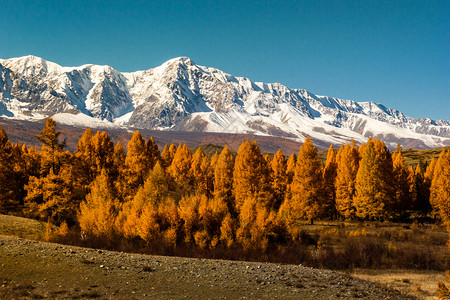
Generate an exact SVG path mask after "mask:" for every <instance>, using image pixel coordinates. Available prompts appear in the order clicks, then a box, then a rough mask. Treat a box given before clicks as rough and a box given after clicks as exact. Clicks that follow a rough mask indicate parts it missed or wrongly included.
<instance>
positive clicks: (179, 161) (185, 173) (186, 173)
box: [168, 144, 193, 191]
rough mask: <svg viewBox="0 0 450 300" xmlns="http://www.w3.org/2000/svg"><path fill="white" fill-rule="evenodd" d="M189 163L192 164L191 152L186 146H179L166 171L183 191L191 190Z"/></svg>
mask: <svg viewBox="0 0 450 300" xmlns="http://www.w3.org/2000/svg"><path fill="white" fill-rule="evenodd" d="M191 163H192V153H191V150H189V148H188V147H187V146H186V144H183V145H181V144H180V145H179V146H178V148H177V151H176V152H175V155H174V157H173V160H172V164H171V165H170V167H169V169H168V171H169V174H170V175H171V176H172V177H173V179H174V180H175V182H176V183H177V184H179V185H180V186H181V187H182V188H183V189H184V190H186V191H191V190H193V185H192V183H193V182H192V176H191V172H190V169H191Z"/></svg>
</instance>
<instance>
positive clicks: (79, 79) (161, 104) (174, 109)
mask: <svg viewBox="0 0 450 300" xmlns="http://www.w3.org/2000/svg"><path fill="white" fill-rule="evenodd" d="M1 64H2V66H1V68H0V115H4V116H8V117H14V118H26V119H30V118H31V119H39V118H43V117H45V116H48V115H53V114H54V113H66V112H74V111H79V112H81V113H82V114H84V115H86V117H88V116H89V117H94V118H97V119H100V120H108V121H109V122H115V123H117V124H123V125H128V126H132V127H135V128H147V129H166V130H179V131H209V132H223V133H253V134H260V135H272V136H281V137H287V138H291V139H294V140H297V141H301V140H303V139H304V138H305V137H306V136H311V137H313V138H315V139H316V140H321V141H323V142H324V143H325V144H327V143H328V144H329V143H333V144H334V145H339V144H341V143H345V142H349V141H350V140H352V139H354V140H355V141H357V142H364V141H365V140H366V139H367V137H369V136H372V137H374V138H381V139H383V140H385V142H387V143H388V144H389V146H391V147H393V148H394V147H395V146H396V145H397V143H400V142H401V143H402V144H403V146H404V147H405V148H407V147H409V148H411V147H414V148H421V147H422V148H426V147H437V146H443V145H450V122H449V121H429V120H420V119H413V118H409V117H407V116H405V115H403V114H402V113H401V112H399V111H396V110H394V109H390V108H386V107H385V106H383V105H381V104H376V103H368V102H355V101H350V100H342V99H338V98H330V97H326V96H316V95H314V94H312V93H310V92H308V91H306V90H300V89H289V88H288V87H286V86H283V85H282V84H279V83H275V84H265V83H254V82H252V81H251V80H250V79H248V78H242V77H234V76H232V75H230V74H226V73H224V72H222V71H221V70H218V69H215V68H212V67H203V66H197V65H195V63H194V62H193V61H192V60H191V59H190V58H189V57H184V56H182V57H177V58H173V59H171V60H168V61H166V62H165V63H163V64H162V65H161V66H159V67H155V68H152V69H149V70H147V71H138V72H133V73H120V72H118V71H116V70H114V69H113V68H111V67H109V66H99V65H84V66H81V67H61V66H59V65H57V64H55V63H52V62H49V61H45V60H43V59H42V58H39V57H36V56H33V55H29V56H24V57H20V58H11V59H8V60H2V61H1ZM61 75H64V76H61ZM67 116H70V115H69V114H67V115H65V117H64V118H66V117H67Z"/></svg>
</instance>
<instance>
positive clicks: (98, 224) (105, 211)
mask: <svg viewBox="0 0 450 300" xmlns="http://www.w3.org/2000/svg"><path fill="white" fill-rule="evenodd" d="M118 209H119V205H118V201H117V199H116V198H115V196H114V192H113V187H112V186H111V184H110V180H109V178H108V175H107V171H106V170H103V171H102V172H101V173H100V175H98V176H97V178H96V179H95V180H94V182H93V183H92V187H91V191H90V193H89V194H88V195H87V196H86V199H85V200H84V201H82V202H81V204H80V212H79V213H78V223H79V224H80V229H81V230H82V231H84V232H85V233H86V234H88V235H93V236H96V237H101V238H106V239H111V238H112V237H113V235H114V232H115V228H114V224H115V219H116V217H117V214H118Z"/></svg>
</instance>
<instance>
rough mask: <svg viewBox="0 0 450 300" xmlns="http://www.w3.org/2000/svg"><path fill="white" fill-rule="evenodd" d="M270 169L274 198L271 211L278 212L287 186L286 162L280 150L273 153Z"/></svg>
mask: <svg viewBox="0 0 450 300" xmlns="http://www.w3.org/2000/svg"><path fill="white" fill-rule="evenodd" d="M270 168H271V170H272V172H271V174H272V176H271V177H272V178H271V179H272V180H271V182H272V191H273V197H274V201H273V204H274V205H273V207H272V209H273V210H276V211H278V209H279V208H280V205H281V203H282V202H283V200H284V198H285V196H286V189H287V185H288V175H287V162H286V159H285V158H284V155H283V152H282V151H281V150H278V151H277V153H275V156H274V157H273V160H272V163H271V165H270Z"/></svg>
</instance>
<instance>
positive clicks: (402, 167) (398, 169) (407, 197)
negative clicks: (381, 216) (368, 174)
mask: <svg viewBox="0 0 450 300" xmlns="http://www.w3.org/2000/svg"><path fill="white" fill-rule="evenodd" d="M392 163H393V175H394V177H393V179H394V181H393V187H394V192H395V196H394V205H392V207H391V209H392V211H393V213H395V214H396V215H397V216H400V215H404V216H405V215H406V213H407V211H408V210H409V209H411V208H412V204H413V203H412V199H411V192H410V189H411V184H412V182H413V181H414V171H413V172H410V171H409V170H408V166H407V165H406V163H405V159H404V157H403V154H402V148H401V146H400V145H397V148H396V151H395V152H394V154H393V156H392ZM414 186H415V184H414Z"/></svg>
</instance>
